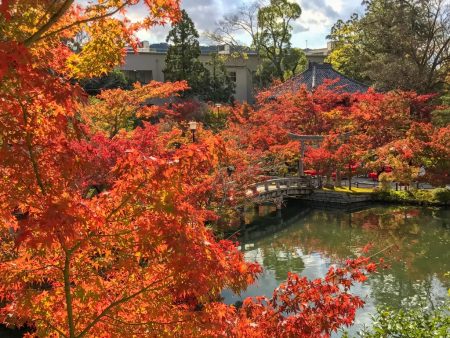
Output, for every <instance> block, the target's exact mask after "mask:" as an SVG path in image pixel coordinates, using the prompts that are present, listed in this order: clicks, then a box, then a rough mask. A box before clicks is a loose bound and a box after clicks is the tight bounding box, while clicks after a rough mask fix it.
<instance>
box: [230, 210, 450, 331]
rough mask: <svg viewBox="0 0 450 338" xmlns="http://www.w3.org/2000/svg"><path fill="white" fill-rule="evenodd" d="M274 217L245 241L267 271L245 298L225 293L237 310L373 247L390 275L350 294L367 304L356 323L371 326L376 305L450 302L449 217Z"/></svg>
mask: <svg viewBox="0 0 450 338" xmlns="http://www.w3.org/2000/svg"><path fill="white" fill-rule="evenodd" d="M279 216H280V215H278V217H277V215H276V213H271V214H269V215H267V216H265V217H264V218H261V219H259V220H256V221H255V222H254V224H253V225H252V226H250V227H248V228H247V229H246V230H245V231H244V232H243V234H242V237H241V239H240V241H241V248H242V251H244V253H245V257H246V259H247V260H249V261H257V262H259V263H260V264H262V265H263V266H264V269H265V271H264V273H263V275H262V276H261V278H260V279H259V281H258V283H257V284H256V285H254V286H251V287H250V288H249V289H248V290H247V291H246V292H245V293H244V294H242V295H241V296H238V295H233V294H231V293H229V292H224V297H225V300H226V301H227V302H228V303H233V302H235V301H236V300H239V299H241V297H242V298H245V297H246V296H256V295H261V294H264V295H270V294H271V292H272V290H273V289H274V288H275V287H276V286H277V285H278V284H279V283H280V282H281V281H283V280H285V278H286V275H287V272H288V271H293V272H297V273H300V274H301V275H304V276H307V277H308V278H317V277H323V276H324V275H325V273H326V271H327V270H328V267H329V266H330V264H333V263H335V262H337V261H339V260H342V259H345V258H347V257H354V256H356V255H358V254H359V250H360V248H361V247H362V246H364V245H365V244H367V243H368V242H371V243H373V244H374V250H375V251H382V250H383V249H384V248H386V247H392V248H395V250H389V251H385V252H382V253H381V254H380V255H381V256H384V258H385V260H386V261H388V262H389V264H390V265H391V268H390V269H388V270H384V271H381V272H380V273H378V274H376V275H375V276H373V277H372V278H370V279H369V280H368V281H367V282H366V283H365V284H363V285H359V286H357V287H355V289H354V290H353V291H354V292H356V293H357V294H359V295H360V296H361V297H363V298H364V299H365V300H366V307H365V308H364V309H363V310H361V311H359V313H358V315H357V320H356V324H357V325H362V324H366V323H368V322H369V318H370V313H373V312H374V311H375V306H376V305H378V304H384V305H390V306H393V307H400V306H402V304H403V303H404V302H405V301H406V302H411V300H412V299H417V298H420V299H425V300H427V301H429V302H431V303H435V302H436V301H439V300H442V299H444V298H445V297H446V296H447V292H446V290H447V289H448V288H449V287H450V280H449V278H448V277H446V276H445V273H446V272H449V271H450V253H449V250H448V249H449V248H450V229H449V223H450V210H449V209H437V208H421V207H409V206H407V207H404V206H377V207H373V208H370V209H365V210H359V211H354V212H346V211H342V210H319V209H314V208H311V207H308V206H307V205H302V204H296V205H292V206H290V207H289V208H287V209H286V210H284V211H283V217H279Z"/></svg>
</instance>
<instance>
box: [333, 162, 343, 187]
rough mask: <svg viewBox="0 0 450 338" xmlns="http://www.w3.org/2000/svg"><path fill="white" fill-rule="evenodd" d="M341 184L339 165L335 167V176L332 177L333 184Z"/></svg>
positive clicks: (337, 185) (338, 185) (336, 185)
mask: <svg viewBox="0 0 450 338" xmlns="http://www.w3.org/2000/svg"><path fill="white" fill-rule="evenodd" d="M341 185H342V180H341V169H340V168H339V167H337V168H336V177H335V178H334V186H335V187H340V186H341Z"/></svg>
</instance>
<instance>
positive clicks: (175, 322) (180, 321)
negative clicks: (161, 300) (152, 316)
mask: <svg viewBox="0 0 450 338" xmlns="http://www.w3.org/2000/svg"><path fill="white" fill-rule="evenodd" d="M105 317H107V318H109V319H111V320H113V321H115V322H118V323H120V324H122V325H128V326H143V325H171V324H178V323H186V322H187V320H175V321H171V322H165V323H161V322H155V321H152V320H150V321H148V322H143V323H130V322H125V321H123V320H120V319H117V318H114V317H111V316H108V315H105Z"/></svg>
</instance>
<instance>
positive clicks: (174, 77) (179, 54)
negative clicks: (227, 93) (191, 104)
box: [163, 10, 210, 97]
mask: <svg viewBox="0 0 450 338" xmlns="http://www.w3.org/2000/svg"><path fill="white" fill-rule="evenodd" d="M198 38H199V35H198V32H197V30H196V29H195V26H194V23H193V22H192V20H191V18H189V16H188V14H187V12H186V11H185V10H183V11H182V15H181V19H180V20H179V21H178V22H177V23H175V24H173V25H172V29H171V30H170V32H169V35H168V36H167V38H166V41H167V42H168V43H169V49H168V51H167V56H166V68H165V69H164V71H163V72H164V77H165V80H166V81H181V80H186V81H187V82H188V84H189V86H190V87H191V89H190V90H188V91H186V92H185V93H184V95H185V96H192V95H194V96H199V97H204V96H205V94H206V92H207V89H208V86H209V76H210V75H209V71H208V70H207V69H206V68H205V67H204V66H203V65H202V63H201V62H200V61H199V56H200V53H201V51H200V44H199V42H198ZM205 90H206V92H205Z"/></svg>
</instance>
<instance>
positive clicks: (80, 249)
mask: <svg viewBox="0 0 450 338" xmlns="http://www.w3.org/2000/svg"><path fill="white" fill-rule="evenodd" d="M133 6H144V7H145V8H146V11H147V13H148V15H147V16H146V17H145V18H144V19H142V20H141V21H140V22H132V21H130V20H129V19H128V18H127V10H128V9H129V8H130V7H133ZM178 18H179V3H178V1H176V0H145V1H137V0H103V1H92V2H88V3H87V4H86V5H80V4H75V2H74V1H73V0H58V1H46V0H44V1H34V0H25V1H16V0H7V1H5V0H4V1H2V2H1V5H0V34H1V36H2V39H1V40H0V81H1V82H0V97H1V98H0V160H1V165H0V177H1V179H0V206H1V211H0V238H1V243H0V322H1V323H2V324H6V325H11V326H22V325H27V326H28V327H29V328H30V333H29V335H35V336H40V337H43V336H60V337H70V338H74V337H85V336H90V337H123V336H133V335H144V336H208V337H211V336H242V337H251V336H261V335H262V336H274V335H275V336H279V337H282V336H292V335H298V336H305V337H318V336H328V335H329V334H330V333H331V332H332V331H334V330H336V329H337V328H338V327H340V326H342V325H349V324H351V323H352V321H353V318H354V314H355V310H356V309H357V308H358V307H361V306H362V302H361V300H360V299H359V298H358V297H355V296H352V295H351V294H350V293H349V287H350V286H351V285H352V283H354V282H356V281H363V280H364V279H365V278H366V277H365V276H366V274H367V273H370V272H373V271H374V270H375V268H376V265H374V264H373V263H370V262H369V260H368V259H367V258H363V257H359V258H357V259H355V260H350V261H348V262H347V263H344V264H343V266H342V267H338V268H333V270H330V272H329V274H328V275H327V276H326V278H325V279H323V280H316V281H312V282H309V281H306V280H305V279H303V278H300V277H298V276H296V275H290V276H289V277H288V280H287V282H286V284H284V285H282V286H281V287H280V288H279V289H277V290H276V291H275V293H274V295H273V297H272V298H270V299H257V300H254V299H248V300H246V301H245V302H244V305H243V307H242V308H240V309H238V308H236V307H234V306H229V305H226V304H224V303H222V302H221V301H220V293H221V291H222V290H223V289H224V288H230V289H231V290H233V291H235V292H239V291H241V290H243V289H245V288H246V287H247V286H248V285H249V284H251V283H252V282H253V281H254V280H255V278H257V274H258V273H259V272H260V269H261V268H260V267H259V265H257V264H256V263H248V262H245V261H244V259H243V256H242V254H241V253H240V252H239V251H238V249H237V246H236V244H235V243H233V242H231V241H229V240H218V239H217V238H216V237H215V236H214V233H213V231H212V230H211V229H210V228H209V227H207V226H205V225H206V224H211V223H212V222H215V221H217V219H218V214H217V213H216V212H215V210H218V209H220V208H219V207H220V206H222V205H224V203H225V202H226V203H227V204H228V205H229V206H231V207H237V204H236V203H239V202H233V201H241V200H242V199H243V198H244V197H243V196H244V194H245V192H242V191H238V190H237V189H236V187H239V185H240V184H246V182H248V178H246V177H248V175H247V176H246V174H247V173H249V172H251V168H252V165H254V163H255V162H254V161H255V158H256V156H255V154H256V153H253V152H249V153H248V154H244V155H242V154H241V152H240V151H241V150H242V149H243V146H242V144H241V142H240V141H239V140H237V139H235V138H233V137H232V135H231V134H229V137H224V136H226V135H213V134H212V133H211V132H209V131H206V130H203V131H202V129H201V128H200V130H199V133H200V134H199V141H198V143H197V144H192V143H189V142H188V139H187V137H186V134H185V132H184V131H183V130H182V125H176V124H170V123H165V124H159V125H151V124H150V123H147V122H142V126H141V127H140V128H137V129H132V128H129V119H130V118H134V117H142V118H143V117H145V118H148V117H149V116H151V115H152V114H153V113H154V112H155V109H154V108H149V107H143V106H141V104H140V101H141V100H142V101H145V100H146V99H150V98H154V97H167V96H171V95H172V94H175V93H177V92H179V91H180V90H183V89H184V88H185V84H183V83H166V84H156V83H151V84H149V85H146V86H141V85H139V84H136V85H135V87H134V89H133V90H131V91H129V92H125V91H122V90H111V91H105V92H103V93H101V94H100V95H99V96H98V97H97V98H95V99H93V100H89V99H88V98H87V97H86V95H85V94H84V93H83V91H82V90H81V88H80V87H79V86H78V85H77V84H76V81H75V80H77V79H83V78H90V77H95V76H101V75H103V74H105V73H107V72H108V71H111V70H112V68H114V67H115V66H117V65H118V64H120V62H122V61H123V57H124V53H125V50H124V46H125V44H129V45H131V46H135V44H136V42H137V39H136V38H135V33H136V32H137V31H138V30H139V29H148V28H151V27H153V26H155V25H158V24H163V23H165V22H168V21H173V20H177V19H178ZM80 36H81V37H84V38H82V39H81V40H82V43H81V49H80V50H77V52H76V53H75V52H74V50H76V48H74V46H75V45H76V44H77V43H78V42H79V40H80ZM169 115H170V114H169ZM144 120H145V119H144ZM276 128H278V127H276ZM278 130H279V135H280V136H281V131H280V130H281V129H278ZM222 136H223V137H222ZM271 142H272V141H271ZM262 144H264V143H262ZM266 144H267V143H266ZM272 145H275V142H274V141H273V142H272ZM230 165H233V166H234V168H235V171H236V173H233V174H232V175H235V176H234V177H233V178H230V177H231V176H229V177H228V178H227V177H226V176H225V177H224V175H228V173H227V174H225V171H226V169H225V168H226V167H227V166H230ZM233 181H234V182H233ZM224 201H225V202H224ZM219 215H220V214H219ZM285 313H289V314H290V316H289V317H285V316H284V314H285Z"/></svg>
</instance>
